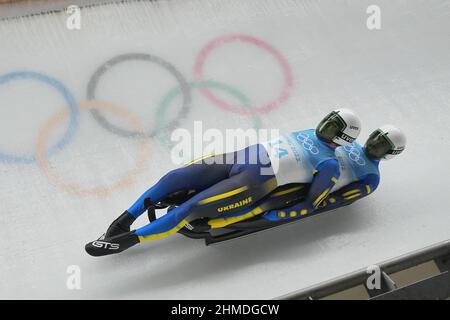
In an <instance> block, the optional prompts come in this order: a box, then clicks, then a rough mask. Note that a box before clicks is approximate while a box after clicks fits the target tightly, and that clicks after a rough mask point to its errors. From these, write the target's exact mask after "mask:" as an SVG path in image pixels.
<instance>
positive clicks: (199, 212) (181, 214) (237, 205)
mask: <svg viewBox="0 0 450 320" xmlns="http://www.w3.org/2000/svg"><path fill="white" fill-rule="evenodd" d="M257 151H258V148H255V147H249V148H246V149H244V150H242V151H239V152H237V153H236V154H235V156H236V157H241V156H243V155H245V154H247V155H250V156H251V155H252V154H251V153H254V152H257ZM257 158H258V157H257ZM247 159H248V160H247V163H243V164H236V165H234V166H233V168H232V169H231V171H230V174H232V176H230V177H229V178H228V179H225V180H223V181H220V182H218V183H217V184H215V185H213V186H211V187H209V188H208V189H206V190H204V191H202V192H200V193H198V194H196V195H195V196H194V197H192V198H191V199H189V200H187V201H186V202H185V203H183V204H182V205H181V206H179V207H177V208H174V209H173V210H172V211H170V212H169V213H167V214H166V215H165V216H163V217H161V218H159V219H157V220H155V221H153V222H152V223H150V224H148V225H147V226H144V227H142V228H140V229H138V230H136V235H137V236H139V239H140V241H144V240H152V239H156V238H161V237H165V236H168V235H170V234H172V233H175V232H177V231H178V230H180V229H181V228H182V227H183V226H184V225H186V224H187V223H188V222H189V221H192V220H195V219H198V218H201V217H210V218H213V217H217V216H218V215H220V214H225V213H232V212H236V211H240V210H242V209H243V208H245V207H247V206H251V205H253V204H254V203H255V202H257V201H258V200H259V199H261V198H263V197H264V196H265V195H267V194H269V193H270V192H271V191H272V190H274V189H275V188H276V187H277V185H276V179H275V177H274V175H273V174H261V169H262V168H267V167H269V168H270V163H269V164H267V163H261V161H260V160H259V159H256V163H254V162H255V159H252V158H251V157H247ZM241 160H242V158H241Z"/></svg>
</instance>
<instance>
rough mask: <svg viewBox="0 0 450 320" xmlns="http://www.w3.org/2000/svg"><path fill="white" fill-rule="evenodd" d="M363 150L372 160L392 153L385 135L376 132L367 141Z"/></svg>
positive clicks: (390, 145)
mask: <svg viewBox="0 0 450 320" xmlns="http://www.w3.org/2000/svg"><path fill="white" fill-rule="evenodd" d="M365 149H366V152H367V154H368V155H369V156H370V157H371V158H373V159H382V158H383V157H384V156H385V155H386V154H390V153H391V152H392V149H393V148H392V144H391V142H390V140H389V139H388V138H387V137H386V135H385V134H384V133H383V132H382V131H380V130H377V131H375V132H373V133H372V134H371V135H370V137H369V139H367V142H366V145H365Z"/></svg>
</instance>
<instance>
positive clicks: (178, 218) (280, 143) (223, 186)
mask: <svg viewBox="0 0 450 320" xmlns="http://www.w3.org/2000/svg"><path fill="white" fill-rule="evenodd" d="M230 159H231V161H230ZM339 176H340V174H339V163H338V161H337V160H336V158H335V149H334V148H333V147H332V146H329V145H327V144H325V143H324V142H322V141H321V140H320V139H319V138H318V137H317V136H316V135H315V132H314V130H312V129H311V130H305V131H298V132H292V133H289V134H285V135H282V136H281V137H279V138H277V139H275V140H273V141H270V142H267V143H263V144H257V145H252V146H250V147H247V148H245V149H243V150H240V151H237V152H234V153H228V154H222V155H213V156H210V157H205V158H201V159H198V160H196V161H193V162H192V163H190V164H188V165H186V166H184V167H182V168H179V169H176V170H173V171H171V172H169V173H167V174H166V175H165V176H163V177H162V178H161V179H160V180H159V181H158V182H157V183H156V184H155V185H154V186H152V187H151V188H150V189H149V190H147V191H146V192H145V193H144V194H143V195H142V196H141V197H140V198H139V199H138V200H137V201H136V202H135V203H134V204H133V205H132V206H131V207H130V208H129V209H128V210H127V212H128V213H129V214H130V215H132V216H133V218H137V217H138V216H140V215H141V214H142V213H144V212H145V210H146V209H147V208H148V207H149V204H156V203H159V202H161V201H164V199H166V198H167V197H169V196H170V195H171V194H173V193H174V192H177V191H180V190H187V191H188V192H189V193H192V194H193V196H192V197H191V198H189V199H188V200H186V201H184V202H183V203H182V204H181V205H179V206H178V207H176V208H174V209H173V210H171V211H170V212H168V213H167V214H165V215H164V216H162V217H160V218H158V219H156V220H154V221H152V222H151V223H150V224H148V225H146V226H144V227H142V228H139V229H137V230H136V231H135V234H136V235H137V236H138V237H139V241H140V242H142V241H145V240H152V239H157V238H161V237H165V236H168V235H170V234H173V233H175V232H177V231H179V230H180V229H181V228H183V227H184V226H185V225H187V224H188V223H189V222H190V221H193V220H196V219H199V218H205V217H206V218H212V219H214V218H220V217H222V216H229V215H234V217H235V218H234V219H233V221H241V220H244V219H248V218H250V217H253V216H255V215H258V214H262V213H263V212H262V211H261V212H258V211H253V212H252V213H251V214H248V212H245V210H244V209H245V208H250V207H253V206H254V205H255V204H256V203H258V201H259V200H261V199H263V198H264V197H265V196H267V195H268V194H270V193H271V192H272V191H274V190H275V189H276V188H277V187H279V186H283V185H286V184H293V183H295V184H297V186H296V188H298V189H296V190H295V191H298V192H302V191H301V189H302V188H306V187H307V189H308V190H309V192H308V193H307V195H306V198H307V199H308V201H305V202H303V206H302V207H301V208H299V210H300V211H301V212H303V213H305V212H311V211H313V210H314V209H316V208H318V207H319V206H320V205H321V203H322V202H323V201H324V200H325V199H326V197H327V196H328V194H329V192H330V191H331V190H332V188H333V187H334V185H335V183H336V182H337V181H338V178H339ZM240 212H244V213H243V214H242V215H239V213H240Z"/></svg>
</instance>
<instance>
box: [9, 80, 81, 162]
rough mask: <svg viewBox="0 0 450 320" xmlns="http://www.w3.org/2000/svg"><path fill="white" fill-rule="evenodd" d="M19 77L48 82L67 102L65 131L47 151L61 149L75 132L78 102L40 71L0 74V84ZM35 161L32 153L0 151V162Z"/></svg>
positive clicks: (55, 81)
mask: <svg viewBox="0 0 450 320" xmlns="http://www.w3.org/2000/svg"><path fill="white" fill-rule="evenodd" d="M21 79H32V80H37V81H40V82H43V83H45V84H48V85H50V86H52V87H53V88H55V89H56V90H58V91H59V92H60V93H61V94H62V96H63V97H64V99H65V100H66V102H67V106H68V108H69V110H70V122H69V127H68V128H67V131H66V132H65V134H64V135H63V137H62V138H61V139H60V140H59V141H58V142H57V143H56V144H55V145H54V146H52V147H50V148H49V150H48V152H49V153H50V154H52V153H54V152H56V151H58V150H60V149H62V148H63V147H65V146H66V145H67V144H68V143H69V142H70V140H71V138H72V137H73V135H74V133H75V129H76V127H77V125H78V114H79V110H78V104H77V102H76V100H75V98H74V97H73V95H72V94H71V93H70V91H69V90H68V89H67V88H66V87H65V86H64V85H63V84H62V83H61V82H59V81H58V80H56V79H54V78H51V77H49V76H46V75H44V74H41V73H37V72H32V71H18V72H11V73H7V74H5V75H2V76H0V85H3V84H6V83H8V82H10V81H13V80H21ZM35 161H36V157H35V156H34V155H11V154H7V153H3V152H1V151H0V162H6V163H21V164H29V163H33V162H35Z"/></svg>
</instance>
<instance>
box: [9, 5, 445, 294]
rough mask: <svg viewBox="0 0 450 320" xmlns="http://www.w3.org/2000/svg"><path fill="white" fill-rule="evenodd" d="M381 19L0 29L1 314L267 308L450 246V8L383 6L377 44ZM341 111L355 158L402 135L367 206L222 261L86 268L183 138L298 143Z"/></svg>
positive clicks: (231, 8) (210, 251)
mask: <svg viewBox="0 0 450 320" xmlns="http://www.w3.org/2000/svg"><path fill="white" fill-rule="evenodd" d="M372 2H373V1H356V0H353V1H287V0H272V1H270V0H245V1H241V0H239V1H238V0H228V1H220V0H197V1H193V0H188V1H185V0H178V1H177V0H173V1H160V2H146V1H140V2H129V3H122V4H108V5H102V6H96V7H91V8H85V9H83V10H82V26H81V30H76V31H69V30H67V28H66V18H67V17H68V16H67V14H65V13H64V12H60V13H51V14H41V15H35V16H31V17H22V18H15V19H7V20H1V21H0V39H1V45H0V46H1V47H0V132H1V135H0V200H1V201H0V225H1V232H0V239H1V242H0V243H1V249H0V250H1V251H0V298H103V299H108V298H154V299H159V298H160V299H162V298H180V299H185V298H189V299H205V298H211V299H214V298H238V299H240V298H258V299H259V298H273V297H277V296H280V295H283V294H286V293H289V292H291V291H294V290H297V289H301V288H305V287H307V286H310V285H313V284H316V283H318V282H322V281H326V280H328V279H331V278H334V277H336V276H339V275H342V274H345V273H349V272H352V271H354V270H357V269H360V268H362V267H365V266H367V265H371V264H373V263H377V262H380V261H384V260H387V259H390V258H394V257H396V256H399V255H401V254H405V253H407V252H410V251H413V250H416V249H420V248H423V247H425V246H428V245H431V244H434V243H436V242H439V241H443V240H447V239H449V235H450V215H449V212H448V209H447V207H448V206H447V198H448V178H449V176H450V172H449V165H448V164H449V163H450V154H449V149H450V148H449V146H450V145H449V139H448V127H449V123H450V112H449V101H450V60H449V57H450V41H449V40H450V19H449V18H450V2H448V1H437V0H435V1H417V0H411V1H381V0H380V1H377V4H378V5H379V6H380V8H381V18H382V29H381V30H378V31H369V30H368V29H367V28H366V19H367V16H368V15H367V14H366V8H367V7H368V5H371V4H372ZM0 8H1V7H0ZM0 10H1V9H0ZM111 59H113V60H111ZM114 59H115V60H114ZM202 59H204V61H203V60H202ZM107 61H109V64H107V65H106V66H105V67H104V69H99V68H100V67H101V66H102V65H104V64H105V63H107ZM96 71H97V73H96ZM93 75H95V76H94V77H93ZM205 88H207V89H208V90H209V94H210V95H209V96H208V95H207V92H205ZM171 90H172V91H171ZM173 90H175V91H173ZM95 99H96V101H93V100H95ZM335 106H345V107H348V108H352V109H354V110H355V111H356V112H357V113H358V114H360V116H361V118H362V121H363V124H364V128H363V129H364V131H363V133H362V136H361V141H364V140H365V139H366V138H367V136H368V134H369V133H370V132H371V131H372V130H373V129H375V128H376V127H378V126H380V125H383V124H385V123H393V124H395V125H397V126H399V127H401V128H403V129H404V130H405V131H406V133H407V135H408V139H409V144H408V148H407V151H406V152H405V153H404V154H403V155H402V156H400V157H398V159H395V160H392V161H390V162H386V163H382V165H381V171H382V182H381V186H380V188H379V189H378V190H377V191H376V193H374V194H373V195H372V196H370V197H369V198H367V199H365V200H362V201H361V202H358V203H356V204H354V205H353V206H351V207H348V208H345V209H341V210H338V211H336V212H333V213H330V214H324V215H321V216H316V217H314V218H311V219H306V220H304V221H303V222H299V223H296V224H293V225H289V226H285V227H283V228H280V229H276V230H270V231H267V232H264V233H262V234H258V235H254V236H251V237H247V238H245V239H240V240H234V241H232V242H229V243H224V244H221V245H217V246H212V247H205V246H204V244H203V242H202V241H196V240H187V239H186V238H184V237H183V236H181V235H175V236H172V237H170V238H167V239H162V240H158V241H154V242H148V243H144V244H142V245H139V246H136V247H133V248H131V249H130V250H128V251H127V252H125V253H122V254H119V255H115V256H109V257H105V258H101V259H98V258H97V259H96V258H93V257H90V256H88V255H87V254H86V253H85V251H84V244H85V243H86V242H87V241H90V240H92V239H94V238H95V237H98V236H99V235H100V234H101V232H102V231H104V230H105V229H106V227H107V226H108V225H109V223H110V222H112V220H113V219H114V218H115V217H116V216H117V215H119V214H120V213H122V212H123V210H124V209H126V208H127V207H128V206H129V205H130V204H131V203H132V202H133V201H134V200H135V199H136V198H137V197H138V196H139V195H140V194H141V193H142V192H143V191H145V190H146V188H147V187H149V186H150V185H151V184H152V183H154V182H155V181H156V179H158V177H160V176H161V175H162V174H163V173H165V172H166V171H167V170H169V169H172V168H174V167H175V166H174V165H173V164H171V163H170V157H169V155H170V153H169V152H170V151H169V150H170V143H169V142H168V140H167V134H168V133H170V131H171V130H172V129H174V128H177V127H183V128H187V129H189V130H192V128H193V122H194V121H195V120H203V122H204V127H205V128H212V127H216V128H218V129H220V130H224V129H226V128H244V129H246V128H251V127H261V128H279V129H281V130H296V129H303V128H310V127H314V126H315V124H316V123H317V121H319V120H320V119H321V117H322V116H323V115H324V114H325V113H327V112H328V111H329V110H330V109H332V108H334V107H335ZM252 108H259V109H258V110H259V111H260V112H259V113H257V114H256V115H253V116H252V115H249V114H248V113H249V112H248V110H250V109H252ZM93 114H95V115H96V117H94V116H93ZM142 130H145V131H146V132H147V135H148V137H147V138H145V139H142V138H139V137H136V135H133V132H136V131H138V132H139V131H142ZM143 223H145V221H144V219H142V220H140V224H143ZM70 265H77V266H79V267H80V268H81V290H68V289H67V287H66V281H67V277H68V274H67V273H66V272H67V268H68V266H70Z"/></svg>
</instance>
